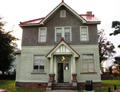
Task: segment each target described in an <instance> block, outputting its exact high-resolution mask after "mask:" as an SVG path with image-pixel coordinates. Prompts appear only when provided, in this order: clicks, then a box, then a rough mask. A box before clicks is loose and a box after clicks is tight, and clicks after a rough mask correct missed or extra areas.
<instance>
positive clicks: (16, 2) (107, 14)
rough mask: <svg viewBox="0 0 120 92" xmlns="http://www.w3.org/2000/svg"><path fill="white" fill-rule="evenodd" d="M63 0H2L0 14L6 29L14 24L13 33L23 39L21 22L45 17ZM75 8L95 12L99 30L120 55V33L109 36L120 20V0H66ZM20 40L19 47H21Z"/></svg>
mask: <svg viewBox="0 0 120 92" xmlns="http://www.w3.org/2000/svg"><path fill="white" fill-rule="evenodd" d="M61 1H62V0H0V16H3V17H4V21H7V22H8V24H7V25H6V29H7V30H10V29H11V28H12V26H13V25H15V26H14V30H16V31H15V32H14V33H13V34H14V35H16V36H17V37H18V38H20V39H21V35H22V30H21V28H20V27H19V26H18V24H19V23H20V22H23V21H27V20H31V19H36V18H41V17H45V16H46V15H47V14H48V13H49V12H50V11H51V10H53V9H54V8H55V7H56V6H57V5H58V4H59V3H60V2H61ZM64 1H65V3H67V4H68V5H69V6H70V7H71V8H72V9H73V10H75V11H76V12H77V13H79V14H85V13H86V12H87V11H92V12H93V14H94V15H95V16H96V17H97V18H98V19H99V20H101V24H100V25H98V30H100V29H104V30H105V34H106V37H107V39H108V40H109V41H111V42H112V43H113V44H114V45H115V47H116V49H115V50H116V51H117V54H116V56H118V55H120V49H118V48H117V46H118V44H120V41H119V40H120V35H117V36H109V33H111V32H113V30H114V29H112V28H111V23H112V21H116V20H118V21H120V11H119V6H120V5H119V4H120V0H64ZM20 46H21V45H20V42H19V46H18V47H19V48H20Z"/></svg>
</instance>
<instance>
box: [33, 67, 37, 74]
mask: <svg viewBox="0 0 120 92" xmlns="http://www.w3.org/2000/svg"><path fill="white" fill-rule="evenodd" d="M33 72H35V73H38V66H37V65H35V66H34V71H33Z"/></svg>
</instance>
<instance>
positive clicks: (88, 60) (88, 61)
mask: <svg viewBox="0 0 120 92" xmlns="http://www.w3.org/2000/svg"><path fill="white" fill-rule="evenodd" d="M83 55H93V59H83ZM83 60H87V66H86V67H87V71H86V72H91V71H89V63H91V62H90V60H93V62H92V63H93V67H94V70H93V71H92V72H95V62H94V54H82V72H84V71H83V64H84V62H83Z"/></svg>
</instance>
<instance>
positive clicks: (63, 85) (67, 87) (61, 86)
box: [52, 83, 73, 90]
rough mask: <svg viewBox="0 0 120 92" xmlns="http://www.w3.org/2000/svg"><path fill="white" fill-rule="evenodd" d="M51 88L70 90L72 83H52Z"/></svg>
mask: <svg viewBox="0 0 120 92" xmlns="http://www.w3.org/2000/svg"><path fill="white" fill-rule="evenodd" d="M52 89H53V90H72V89H73V87H72V83H53V86H52Z"/></svg>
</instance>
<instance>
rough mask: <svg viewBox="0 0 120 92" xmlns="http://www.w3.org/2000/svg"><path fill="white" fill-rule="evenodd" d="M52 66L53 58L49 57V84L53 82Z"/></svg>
mask: <svg viewBox="0 0 120 92" xmlns="http://www.w3.org/2000/svg"><path fill="white" fill-rule="evenodd" d="M53 70H54V66H53V56H51V59H50V74H49V81H50V82H53V81H54V76H55V74H54V71H53Z"/></svg>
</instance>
